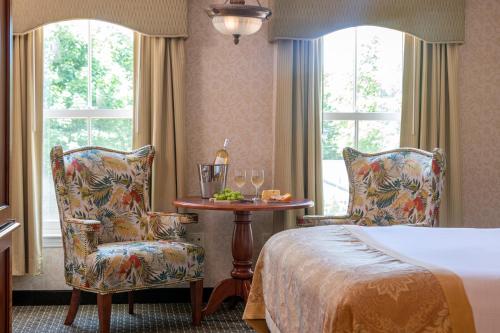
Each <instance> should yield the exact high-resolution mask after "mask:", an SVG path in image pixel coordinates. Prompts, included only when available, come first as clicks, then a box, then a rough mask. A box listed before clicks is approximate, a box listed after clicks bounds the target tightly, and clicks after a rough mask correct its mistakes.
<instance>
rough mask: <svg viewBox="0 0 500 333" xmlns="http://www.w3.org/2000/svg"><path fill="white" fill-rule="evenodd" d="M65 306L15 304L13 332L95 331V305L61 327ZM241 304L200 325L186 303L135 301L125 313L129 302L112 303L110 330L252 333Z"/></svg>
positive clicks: (86, 307)
mask: <svg viewBox="0 0 500 333" xmlns="http://www.w3.org/2000/svg"><path fill="white" fill-rule="evenodd" d="M67 310H68V307H67V306H15V307H14V310H13V314H14V330H13V332H14V333H28V332H29V333H32V332H34V333H58V332H71V333H76V332H97V331H98V328H99V323H98V317H97V307H96V306H95V305H81V306H80V308H79V310H78V314H77V316H76V319H75V322H74V323H73V325H72V326H71V327H67V326H64V324H63V322H64V318H65V317H66V311H67ZM242 314H243V306H242V305H241V304H239V305H238V306H237V307H236V308H235V309H233V310H231V309H229V308H228V307H227V306H226V305H224V307H223V308H221V309H220V310H219V311H218V312H216V313H215V314H213V315H211V316H208V317H207V318H206V319H205V320H204V321H203V323H202V326H200V327H193V326H191V307H190V305H189V304H187V303H186V304H184V303H182V304H136V305H135V314H134V315H129V314H128V305H126V304H113V310H112V314H111V332H116V333H128V332H134V333H141V332H148V333H149V332H151V333H160V332H172V333H174V332H175V333H177V332H178V333H180V332H182V333H191V332H193V333H194V332H198V333H201V332H221V333H226V332H227V333H229V332H231V333H237V332H254V331H253V330H252V329H250V328H249V327H248V326H247V325H246V324H245V322H244V321H243V320H242V319H241V316H242Z"/></svg>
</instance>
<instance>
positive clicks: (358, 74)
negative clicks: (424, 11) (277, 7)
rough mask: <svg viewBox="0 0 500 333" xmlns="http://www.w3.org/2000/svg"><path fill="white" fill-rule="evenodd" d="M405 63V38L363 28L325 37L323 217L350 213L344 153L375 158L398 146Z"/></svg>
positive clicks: (397, 34)
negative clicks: (370, 154) (353, 150)
mask: <svg viewBox="0 0 500 333" xmlns="http://www.w3.org/2000/svg"><path fill="white" fill-rule="evenodd" d="M402 63H403V34H402V33H401V32H398V31H394V30H389V29H385V28H378V27H371V26H370V27H369V26H365V27H357V28H350V29H345V30H341V31H337V32H334V33H332V34H329V35H327V36H325V37H324V73H323V138H322V139H323V189H324V202H325V214H335V215H338V214H345V213H346V212H347V208H348V203H349V181H348V177H347V171H346V169H345V164H344V161H343V158H342V150H343V148H344V147H348V146H349V147H354V148H357V149H359V150H361V151H363V152H377V151H382V150H388V149H393V148H397V147H398V146H399V131H400V118H401V99H402V78H403V72H402V67H403V65H402Z"/></svg>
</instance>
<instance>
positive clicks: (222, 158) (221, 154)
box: [214, 139, 229, 164]
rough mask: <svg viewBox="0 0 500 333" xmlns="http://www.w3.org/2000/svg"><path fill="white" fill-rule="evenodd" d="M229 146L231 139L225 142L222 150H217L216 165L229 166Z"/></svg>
mask: <svg viewBox="0 0 500 333" xmlns="http://www.w3.org/2000/svg"><path fill="white" fill-rule="evenodd" d="M228 145H229V139H225V140H224V146H223V147H222V149H219V150H217V153H216V154H215V161H214V164H227V163H228V162H229V154H228V152H227V150H226V149H227V146H228Z"/></svg>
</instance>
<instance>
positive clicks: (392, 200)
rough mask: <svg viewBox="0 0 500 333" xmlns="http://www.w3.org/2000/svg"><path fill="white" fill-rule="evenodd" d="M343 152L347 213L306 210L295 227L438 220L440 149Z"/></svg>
mask: <svg viewBox="0 0 500 333" xmlns="http://www.w3.org/2000/svg"><path fill="white" fill-rule="evenodd" d="M343 155H344V161H345V164H346V167H347V173H348V176H349V208H348V214H347V215H346V216H319V215H309V216H307V215H306V216H303V217H298V218H297V226H299V227H308V226H317V225H330V224H356V225H363V226H373V225H376V226H387V225H395V224H409V225H419V226H430V227H435V226H437V225H438V223H439V204H440V201H441V195H442V192H443V182H444V176H445V169H446V161H445V157H444V154H443V152H442V151H441V150H440V149H434V151H433V152H432V153H430V152H426V151H423V150H418V149H413V148H401V149H396V150H392V151H387V152H381V153H377V154H364V153H361V152H359V151H357V150H355V149H352V148H345V149H344V151H343Z"/></svg>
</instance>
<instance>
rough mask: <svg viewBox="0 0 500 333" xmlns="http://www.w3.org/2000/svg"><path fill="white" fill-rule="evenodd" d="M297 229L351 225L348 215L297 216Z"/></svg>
mask: <svg viewBox="0 0 500 333" xmlns="http://www.w3.org/2000/svg"><path fill="white" fill-rule="evenodd" d="M296 223H297V227H299V228H304V227H316V226H320V225H341V224H352V221H351V219H350V217H349V216H348V215H342V216H340V215H339V216H328V215H304V216H297V222H296Z"/></svg>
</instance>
